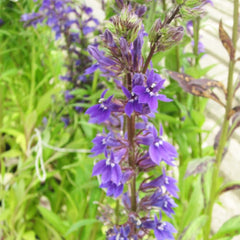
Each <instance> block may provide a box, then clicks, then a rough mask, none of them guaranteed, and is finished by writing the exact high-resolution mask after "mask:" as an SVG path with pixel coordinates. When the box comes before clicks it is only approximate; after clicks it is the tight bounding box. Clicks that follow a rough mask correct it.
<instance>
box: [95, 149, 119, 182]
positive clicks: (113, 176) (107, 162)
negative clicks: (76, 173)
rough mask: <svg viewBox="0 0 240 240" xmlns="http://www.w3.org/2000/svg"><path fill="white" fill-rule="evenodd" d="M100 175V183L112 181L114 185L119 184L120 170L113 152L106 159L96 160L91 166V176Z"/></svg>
mask: <svg viewBox="0 0 240 240" xmlns="http://www.w3.org/2000/svg"><path fill="white" fill-rule="evenodd" d="M100 174H101V175H102V183H107V182H112V183H114V184H116V185H119V184H120V180H121V179H122V171H121V168H120V166H119V165H118V163H117V162H116V161H115V158H114V155H113V152H111V153H110V156H107V154H106V159H103V160H101V161H99V162H97V163H96V164H95V166H94V168H93V172H92V176H97V175H100Z"/></svg>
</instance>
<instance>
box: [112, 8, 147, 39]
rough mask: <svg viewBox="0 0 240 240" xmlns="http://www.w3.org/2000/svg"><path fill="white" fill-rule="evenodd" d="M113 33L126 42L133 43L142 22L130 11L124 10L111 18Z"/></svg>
mask: <svg viewBox="0 0 240 240" xmlns="http://www.w3.org/2000/svg"><path fill="white" fill-rule="evenodd" d="M112 23H113V25H114V32H116V34H117V35H118V36H119V37H124V38H125V39H126V40H127V42H133V41H134V40H135V39H136V37H137V35H138V32H139V30H140V29H141V27H142V20H141V19H140V18H139V17H138V16H137V15H136V14H135V13H134V12H133V11H131V10H129V9H127V8H124V9H123V10H122V11H121V14H120V16H115V17H113V18H112Z"/></svg>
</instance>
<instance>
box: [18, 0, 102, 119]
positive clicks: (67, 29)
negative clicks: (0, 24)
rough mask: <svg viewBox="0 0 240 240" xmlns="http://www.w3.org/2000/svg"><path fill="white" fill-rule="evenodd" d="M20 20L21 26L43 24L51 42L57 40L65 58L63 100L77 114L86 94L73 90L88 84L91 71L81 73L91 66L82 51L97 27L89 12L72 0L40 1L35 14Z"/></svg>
mask: <svg viewBox="0 0 240 240" xmlns="http://www.w3.org/2000/svg"><path fill="white" fill-rule="evenodd" d="M21 21H23V22H24V24H25V26H34V27H37V25H39V27H40V25H47V26H48V27H49V28H51V30H52V31H53V32H54V33H55V40H61V42H60V41H59V42H57V44H58V45H59V48H60V49H61V50H63V51H65V53H66V54H65V56H66V57H65V60H64V67H65V73H64V74H63V75H62V76H60V77H59V78H60V79H61V80H63V81H66V82H67V84H66V86H67V90H66V91H65V92H64V96H65V101H66V103H67V105H68V106H69V107H70V106H71V108H73V109H74V110H75V111H76V112H77V113H81V112H82V111H83V109H84V108H83V107H82V106H81V104H84V103H86V102H87V100H86V95H82V96H78V95H76V94H75V90H77V89H79V88H81V89H85V90H86V89H87V86H88V85H90V84H92V79H93V76H92V73H93V71H91V72H88V75H87V76H86V74H85V69H86V68H88V67H90V66H91V65H92V60H91V59H90V58H89V56H87V55H86V49H87V47H88V45H89V42H90V40H91V38H92V35H93V32H94V31H96V30H97V27H98V25H99V22H98V20H97V19H96V18H95V17H94V16H93V11H92V9H91V8H90V7H87V6H86V5H85V4H80V5H77V4H76V3H75V2H74V1H72V0H43V1H41V4H39V7H38V11H37V12H33V13H30V14H23V15H22V17H21ZM69 103H70V104H71V105H70V104H69ZM76 104H77V105H78V106H75V105H76ZM65 109H66V113H63V114H64V115H68V117H70V116H69V112H70V111H68V110H69V109H68V108H65Z"/></svg>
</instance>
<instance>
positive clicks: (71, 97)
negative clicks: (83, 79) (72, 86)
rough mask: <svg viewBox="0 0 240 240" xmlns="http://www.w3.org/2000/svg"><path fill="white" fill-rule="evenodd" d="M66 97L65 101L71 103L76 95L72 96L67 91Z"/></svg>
mask: <svg viewBox="0 0 240 240" xmlns="http://www.w3.org/2000/svg"><path fill="white" fill-rule="evenodd" d="M64 97H65V101H66V102H69V101H70V100H71V99H73V98H74V95H72V94H71V93H70V91H69V90H66V91H65V93H64Z"/></svg>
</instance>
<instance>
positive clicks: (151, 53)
mask: <svg viewBox="0 0 240 240" xmlns="http://www.w3.org/2000/svg"><path fill="white" fill-rule="evenodd" d="M181 6H182V5H181V4H180V5H178V6H177V7H176V9H175V10H174V11H173V13H172V15H171V16H170V17H169V18H166V21H164V23H163V25H162V28H163V27H164V26H165V25H168V24H170V23H171V22H172V20H173V19H174V18H175V17H176V16H177V14H178V13H179V10H180V8H181ZM160 38H161V36H159V38H158V39H157V40H156V42H157V41H159V39H160ZM156 42H155V43H153V44H152V46H151V50H150V52H149V54H148V57H147V59H146V62H145V64H144V67H143V70H142V73H143V74H145V73H146V71H147V68H148V65H149V63H150V61H151V59H152V56H153V54H154V52H155V49H156Z"/></svg>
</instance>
